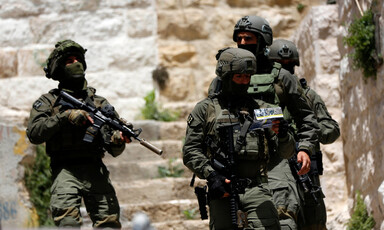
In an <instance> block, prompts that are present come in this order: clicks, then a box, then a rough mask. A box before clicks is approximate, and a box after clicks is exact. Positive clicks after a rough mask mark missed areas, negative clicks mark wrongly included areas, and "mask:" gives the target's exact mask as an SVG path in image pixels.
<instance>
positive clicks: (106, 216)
mask: <svg viewBox="0 0 384 230" xmlns="http://www.w3.org/2000/svg"><path fill="white" fill-rule="evenodd" d="M85 52H86V50H85V49H84V48H83V47H82V46H80V45H79V44H78V43H76V42H74V41H72V40H63V41H60V42H58V43H57V44H56V45H55V49H54V50H53V51H52V53H51V54H50V56H49V58H48V60H47V67H46V68H45V69H44V70H45V72H46V77H47V78H52V79H53V80H56V81H59V85H58V88H57V89H52V90H51V91H49V93H46V94H44V95H42V96H41V97H40V98H39V99H38V100H37V101H36V102H35V103H34V104H33V108H32V110H31V114H30V118H29V123H28V128H27V135H28V138H29V140H30V141H31V143H33V144H42V143H44V142H45V143H46V152H47V154H48V155H49V156H50V159H51V170H52V179H53V184H52V187H51V202H50V206H51V211H52V217H53V220H54V222H55V224H56V225H57V226H59V227H79V226H80V225H81V223H82V218H81V214H80V205H81V200H82V199H83V200H84V204H85V206H86V208H87V212H88V213H89V216H90V218H91V220H92V222H93V226H94V227H96V228H106V227H109V228H121V223H120V221H119V216H120V207H119V203H118V200H117V197H116V194H115V190H114V188H113V186H112V184H111V182H110V179H109V172H108V170H107V168H106V167H105V165H104V164H103V162H102V158H103V156H104V152H105V151H108V153H110V154H111V155H112V156H114V157H116V156H118V155H120V154H121V153H122V152H123V150H124V148H125V143H129V142H130V139H129V137H126V136H123V135H122V133H121V132H120V131H118V130H112V129H111V128H109V127H108V125H104V126H102V127H101V130H100V132H98V133H96V134H95V136H94V139H93V142H91V143H89V142H84V141H83V137H84V136H85V134H86V133H87V132H88V131H89V130H88V129H87V127H89V126H90V124H91V123H93V119H92V118H91V116H90V115H89V113H88V112H86V111H84V110H80V109H66V108H64V107H63V106H62V105H60V104H58V103H57V101H58V97H59V94H60V91H65V92H67V93H68V94H70V95H72V96H73V97H74V98H76V99H79V100H81V101H84V102H86V103H87V104H91V105H94V106H95V107H97V108H104V107H105V106H107V105H109V103H108V101H107V100H106V99H105V98H103V97H101V96H98V95H96V94H95V93H96V90H95V89H94V88H92V87H88V86H87V81H86V79H85V70H86V68H87V65H86V62H85V57H84V54H85ZM115 115H116V117H117V116H118V115H117V113H116V114H115Z"/></svg>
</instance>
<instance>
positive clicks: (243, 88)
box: [222, 80, 249, 97]
mask: <svg viewBox="0 0 384 230" xmlns="http://www.w3.org/2000/svg"><path fill="white" fill-rule="evenodd" d="M248 87H249V84H236V83H235V82H233V81H232V80H229V81H228V80H227V81H224V82H223V91H222V92H223V94H227V95H232V96H234V97H238V96H244V95H246V94H247V91H248Z"/></svg>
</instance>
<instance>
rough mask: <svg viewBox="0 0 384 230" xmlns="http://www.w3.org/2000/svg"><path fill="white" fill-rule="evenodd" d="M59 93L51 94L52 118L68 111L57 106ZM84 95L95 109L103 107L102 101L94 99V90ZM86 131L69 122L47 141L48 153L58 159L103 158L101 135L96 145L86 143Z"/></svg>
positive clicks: (56, 90) (54, 91)
mask: <svg viewBox="0 0 384 230" xmlns="http://www.w3.org/2000/svg"><path fill="white" fill-rule="evenodd" d="M59 92H60V91H59V90H58V89H55V90H52V91H51V92H50V93H51V95H52V98H51V101H52V107H51V111H52V116H54V115H56V114H58V113H60V112H63V111H64V110H66V109H68V108H64V107H62V106H61V105H58V104H57V101H58V95H59ZM84 94H85V95H84V99H83V101H84V102H86V103H89V104H91V105H92V106H95V107H101V101H99V100H95V98H94V91H93V89H88V90H87V92H84ZM86 129H87V127H86V126H84V127H77V126H73V125H71V124H69V122H66V123H63V124H62V125H61V127H60V130H59V131H58V132H57V133H56V134H55V136H54V137H53V138H51V140H49V141H47V143H46V144H47V145H46V148H47V153H48V154H49V155H51V157H53V158H58V159H62V158H79V157H97V156H99V155H100V156H101V155H102V154H103V152H104V150H103V140H102V137H101V135H98V136H97V137H96V141H95V142H94V143H86V142H84V141H83V137H84V135H85V132H86Z"/></svg>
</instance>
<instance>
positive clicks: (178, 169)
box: [106, 158, 192, 182]
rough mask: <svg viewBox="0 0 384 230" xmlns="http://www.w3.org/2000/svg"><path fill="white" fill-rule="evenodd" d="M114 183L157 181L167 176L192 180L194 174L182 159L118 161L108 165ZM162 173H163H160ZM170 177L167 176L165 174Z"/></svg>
mask: <svg viewBox="0 0 384 230" xmlns="http://www.w3.org/2000/svg"><path fill="white" fill-rule="evenodd" d="M106 165H107V168H108V170H109V172H110V178H111V180H112V181H113V182H131V181H134V180H143V179H155V178H160V177H165V176H171V175H173V176H175V177H186V178H191V176H192V172H191V171H190V170H189V169H188V168H187V167H185V166H184V164H183V162H182V159H180V158H179V159H162V158H160V159H158V160H153V161H142V162H127V161H117V160H115V161H114V162H111V163H108V164H106ZM159 171H161V172H162V173H161V172H159ZM166 172H167V173H169V175H165V173H166Z"/></svg>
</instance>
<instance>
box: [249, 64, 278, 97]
mask: <svg viewBox="0 0 384 230" xmlns="http://www.w3.org/2000/svg"><path fill="white" fill-rule="evenodd" d="M280 70H281V64H280V63H277V62H275V63H274V64H273V68H272V71H271V73H267V74H255V75H252V76H251V81H250V84H249V88H248V93H249V94H250V95H251V96H252V97H253V98H255V99H260V100H263V101H265V102H268V103H270V104H275V105H277V104H279V103H280V102H281V101H283V96H282V94H283V89H282V87H281V85H280V82H279V79H278V77H279V73H280Z"/></svg>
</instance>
